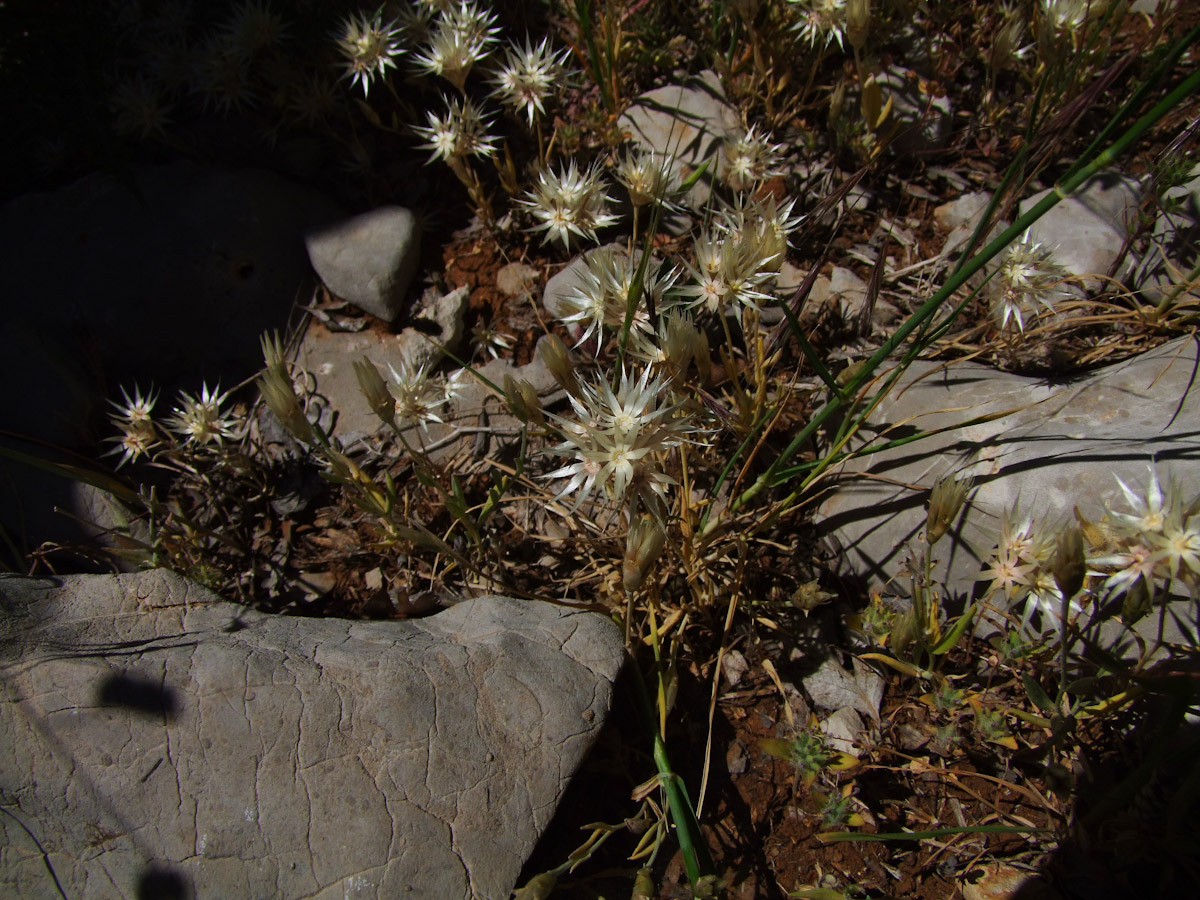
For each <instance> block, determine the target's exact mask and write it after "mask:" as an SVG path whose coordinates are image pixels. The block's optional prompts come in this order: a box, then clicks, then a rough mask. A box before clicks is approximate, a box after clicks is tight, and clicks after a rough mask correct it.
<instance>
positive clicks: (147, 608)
mask: <svg viewBox="0 0 1200 900" xmlns="http://www.w3.org/2000/svg"><path fill="white" fill-rule="evenodd" d="M0 607H2V611H0V665H3V672H4V677H3V680H2V682H0V684H2V691H3V693H2V695H0V804H2V805H3V808H4V809H5V811H6V813H7V814H6V815H4V816H3V817H0V895H4V896H20V897H26V898H35V897H57V896H59V894H58V892H57V889H56V888H55V885H54V881H53V879H52V877H51V874H50V870H51V869H52V870H53V875H54V878H57V881H58V882H59V883H60V884H61V885H62V889H63V890H64V891H65V894H66V896H68V897H71V898H73V900H76V898H78V900H91V898H109V897H112V898H118V897H122V898H124V897H135V896H152V895H153V896H192V897H230V898H233V897H271V898H301V897H304V898H334V897H337V898H343V897H379V898H394V897H437V898H460V897H479V898H507V897H508V895H509V892H510V890H511V889H512V887H513V884H514V882H515V880H516V878H517V877H518V874H519V872H520V869H521V866H522V864H523V863H524V861H525V859H526V856H527V855H528V854H529V852H530V851H531V850H532V848H533V846H534V843H535V842H536V840H537V839H538V836H539V835H540V834H541V831H542V829H543V828H544V827H545V826H546V825H547V823H548V822H549V821H550V818H551V816H552V815H553V813H554V811H555V807H556V804H557V803H558V800H559V798H560V797H561V795H562V793H563V791H564V789H565V787H566V784H567V781H568V779H569V778H570V777H571V775H572V773H573V772H574V770H575V768H576V766H577V765H578V764H579V762H580V761H581V760H582V758H583V756H584V755H585V754H586V753H587V751H588V748H589V746H590V745H591V743H592V740H593V739H594V737H595V735H596V734H597V733H598V731H599V729H600V726H601V725H602V723H603V722H604V719H605V716H606V714H607V712H608V710H609V706H610V703H611V696H612V682H613V680H614V679H615V678H616V676H617V673H618V670H619V668H620V666H621V662H622V659H623V649H622V641H621V636H620V634H619V630H618V629H617V627H616V626H615V625H614V624H613V623H612V622H610V621H608V620H606V619H604V618H603V617H600V616H597V615H594V614H589V613H582V612H577V611H572V610H568V609H565V608H562V607H558V606H553V605H550V604H545V603H536V602H528V601H517V600H512V599H507V598H501V597H485V598H477V599H474V600H469V601H466V602H463V603H460V604H458V605H456V606H453V607H451V608H450V609H448V610H446V611H444V612H442V613H440V614H439V615H437V616H434V617H432V618H429V619H422V620H409V621H406V622H351V621H345V620H336V619H301V618H289V617H281V616H269V615H265V614H259V613H255V612H252V611H249V610H247V609H246V608H244V607H240V606H235V605H233V604H229V603H225V602H223V601H221V600H219V599H218V598H217V597H215V596H214V595H213V594H211V593H208V592H207V591H204V590H203V589H200V588H198V587H196V586H194V585H192V584H191V583H189V582H187V581H186V580H185V579H183V578H181V577H180V576H177V575H174V574H171V573H168V572H165V571H152V572H145V573H140V574H138V575H121V576H75V577H70V578H64V579H61V580H60V581H59V582H58V583H57V584H56V583H52V582H50V581H33V580H27V579H23V578H18V577H13V576H0ZM35 839H36V843H35ZM148 891H149V893H147V892H148ZM164 891H166V893H164ZM172 891H174V893H171V892H172Z"/></svg>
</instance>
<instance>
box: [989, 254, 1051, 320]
mask: <svg viewBox="0 0 1200 900" xmlns="http://www.w3.org/2000/svg"><path fill="white" fill-rule="evenodd" d="M1065 277H1066V272H1065V270H1064V269H1063V268H1062V266H1060V265H1058V263H1056V262H1055V261H1054V253H1053V251H1052V250H1050V249H1049V248H1047V247H1046V246H1045V245H1044V244H1042V243H1041V242H1035V241H1031V240H1030V239H1029V238H1028V237H1023V238H1021V240H1019V241H1016V242H1015V243H1014V244H1013V245H1012V246H1011V247H1009V248H1008V250H1007V251H1005V253H1004V255H1003V257H1001V259H1000V264H999V266H998V267H997V268H996V271H995V274H994V275H993V276H992V278H991V280H990V281H989V282H988V293H989V295H990V297H991V304H992V318H993V320H994V321H995V323H996V326H997V327H998V328H999V329H1000V330H1001V331H1003V330H1004V329H1005V328H1006V327H1007V326H1008V323H1009V322H1010V321H1011V322H1014V323H1016V327H1017V330H1018V331H1021V332H1024V331H1025V318H1024V316H1025V315H1026V314H1027V313H1029V312H1030V311H1031V310H1034V309H1035V308H1036V306H1037V305H1038V304H1040V305H1042V306H1044V307H1045V308H1046V309H1047V310H1050V311H1053V310H1054V304H1055V302H1056V301H1057V300H1060V299H1062V298H1063V297H1064V296H1065V292H1064V291H1063V290H1062V288H1061V285H1062V282H1063V279H1064V278H1065Z"/></svg>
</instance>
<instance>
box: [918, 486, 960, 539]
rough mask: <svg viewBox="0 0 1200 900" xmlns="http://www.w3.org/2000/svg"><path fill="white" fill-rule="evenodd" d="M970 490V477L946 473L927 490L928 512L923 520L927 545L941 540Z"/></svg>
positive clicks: (956, 516)
mask: <svg viewBox="0 0 1200 900" xmlns="http://www.w3.org/2000/svg"><path fill="white" fill-rule="evenodd" d="M970 490H971V479H970V478H955V477H954V476H953V475H946V476H944V477H942V478H939V479H938V480H937V481H936V482H935V483H934V485H933V490H931V491H930V492H929V513H928V516H927V517H926V520H925V540H926V542H927V543H928V544H929V546H931V547H932V546H933V545H934V544H936V543H937V542H938V541H939V540H941V538H942V535H944V534H945V533H946V532H947V531H948V530H949V529H950V526H951V525H952V524H953V523H954V520H955V519H956V518H958V513H959V511H960V510H961V509H962V506H963V502H964V501H965V500H966V499H967V492H968V491H970Z"/></svg>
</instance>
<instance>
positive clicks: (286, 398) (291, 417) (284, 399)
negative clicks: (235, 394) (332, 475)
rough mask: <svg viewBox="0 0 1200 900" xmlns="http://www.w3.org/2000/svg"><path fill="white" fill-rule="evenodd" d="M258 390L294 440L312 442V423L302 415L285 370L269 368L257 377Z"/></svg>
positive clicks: (298, 401)
mask: <svg viewBox="0 0 1200 900" xmlns="http://www.w3.org/2000/svg"><path fill="white" fill-rule="evenodd" d="M258 390H259V393H260V394H262V398H263V402H264V403H266V404H267V408H268V409H270V410H271V412H273V413H274V414H275V418H277V419H278V420H279V421H280V422H281V423H282V424H283V427H284V428H286V429H287V430H288V432H289V433H290V434H291V435H292V437H294V438H295V439H296V440H298V441H301V442H302V443H312V441H313V440H314V435H313V427H312V423H311V422H309V421H308V417H307V416H305V415H304V410H303V409H301V407H300V400H299V398H298V397H297V396H296V389H295V388H294V387H293V386H292V380H291V378H289V377H288V375H287V372H286V371H281V370H280V368H278V367H276V368H269V369H267V371H266V372H264V373H263V375H262V377H261V378H259V379H258Z"/></svg>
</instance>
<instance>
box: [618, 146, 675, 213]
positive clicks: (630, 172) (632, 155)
mask: <svg viewBox="0 0 1200 900" xmlns="http://www.w3.org/2000/svg"><path fill="white" fill-rule="evenodd" d="M613 174H614V175H616V177H617V181H619V182H621V184H623V185H624V186H625V189H626V190H627V191H629V201H630V202H631V203H632V204H633V205H634V206H646V205H648V204H650V203H666V198H667V197H668V196H669V195H670V194H671V193H672V192H673V191H674V189H675V185H674V182H675V165H674V157H673V156H670V155H669V154H668V155H664V154H661V153H654V152H652V151H648V150H641V149H638V150H631V151H629V152H628V153H626V154H625V157H624V158H623V159H622V160H621V162H620V163H618V164H617V167H616V169H615V170H614V173H613ZM666 205H667V206H670V205H671V204H669V203H668V204H666Z"/></svg>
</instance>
